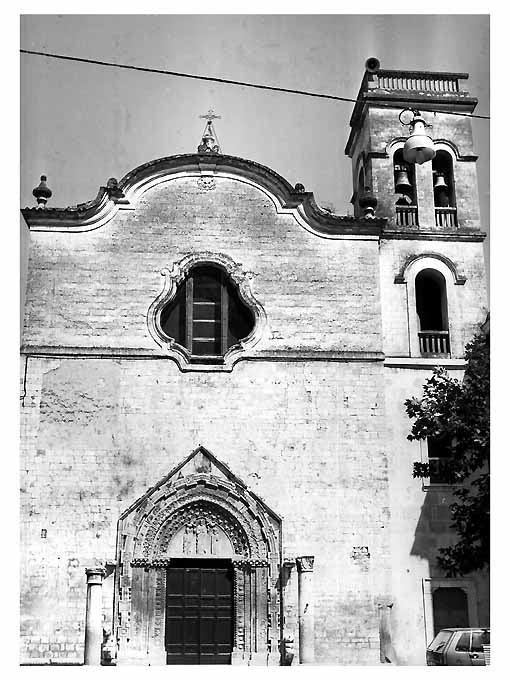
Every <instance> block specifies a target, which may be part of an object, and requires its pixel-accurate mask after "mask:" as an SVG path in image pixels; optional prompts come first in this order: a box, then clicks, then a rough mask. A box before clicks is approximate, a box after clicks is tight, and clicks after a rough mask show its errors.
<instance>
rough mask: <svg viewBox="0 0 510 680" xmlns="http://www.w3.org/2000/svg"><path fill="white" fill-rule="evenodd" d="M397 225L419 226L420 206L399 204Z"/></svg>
mask: <svg viewBox="0 0 510 680" xmlns="http://www.w3.org/2000/svg"><path fill="white" fill-rule="evenodd" d="M395 207H396V211H397V225H398V226H399V227H417V226H418V206H416V205H397V206H395Z"/></svg>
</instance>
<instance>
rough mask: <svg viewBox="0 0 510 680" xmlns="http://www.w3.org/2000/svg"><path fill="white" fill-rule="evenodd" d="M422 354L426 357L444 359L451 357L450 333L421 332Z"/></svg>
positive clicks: (419, 335) (419, 333)
mask: <svg viewBox="0 0 510 680" xmlns="http://www.w3.org/2000/svg"><path fill="white" fill-rule="evenodd" d="M418 338H419V340H420V352H421V355H422V356H424V357H438V356H440V357H444V356H449V355H450V337H449V333H448V331H419V332H418Z"/></svg>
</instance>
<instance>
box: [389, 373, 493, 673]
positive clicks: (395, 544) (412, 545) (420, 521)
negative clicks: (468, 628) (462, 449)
mask: <svg viewBox="0 0 510 680" xmlns="http://www.w3.org/2000/svg"><path fill="white" fill-rule="evenodd" d="M449 372H450V373H451V374H452V375H453V376H454V377H457V378H458V379H462V376H463V372H462V370H454V369H450V370H449ZM430 375H431V370H430V369H426V368H423V369H416V368H395V367H387V368H386V380H385V382H386V409H387V419H388V422H389V423H391V427H390V428H389V432H388V442H387V452H388V478H389V494H390V514H391V556H392V558H391V559H392V588H391V590H392V594H393V598H394V604H393V607H392V610H391V627H392V639H393V646H394V649H395V655H396V662H397V663H398V664H399V665H424V664H425V649H426V642H427V639H426V621H425V604H426V603H425V602H424V584H423V579H428V578H430V577H433V578H434V577H444V575H443V574H442V572H441V571H440V570H439V569H438V568H437V566H436V564H435V559H436V555H437V549H438V548H439V547H442V546H446V545H449V544H451V543H452V542H453V540H454V535H453V533H452V531H451V530H450V528H449V525H450V513H449V509H448V508H449V504H450V503H451V501H452V500H453V496H452V494H451V488H450V487H448V486H438V485H432V486H430V487H426V486H425V485H424V482H423V480H421V479H413V477H412V471H413V462H414V461H423V462H426V461H427V451H426V445H425V444H424V443H421V442H409V441H407V435H408V434H409V432H410V426H411V424H412V421H411V420H410V419H409V418H408V416H407V414H406V413H405V409H404V401H405V400H406V399H408V398H410V397H420V396H421V394H422V391H423V384H424V383H425V381H426V380H427V378H428V377H430ZM467 580H468V581H469V582H470V583H471V584H472V587H473V588H474V592H475V598H476V610H477V612H476V613H477V616H478V620H475V621H471V624H472V625H484V626H488V625H489V579H488V577H487V575H485V574H481V573H475V574H471V575H468V578H467ZM428 625H429V626H430V622H428ZM430 636H431V632H430V631H428V639H429V641H430Z"/></svg>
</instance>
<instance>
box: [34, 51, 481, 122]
mask: <svg viewBox="0 0 510 680" xmlns="http://www.w3.org/2000/svg"><path fill="white" fill-rule="evenodd" d="M20 52H21V53H23V54H33V55H37V56H40V57H50V58H51V59H63V60H65V61H77V62H81V63H83V64H95V65H97V66H110V67H113V68H122V69H126V70H129V71H141V72H143V73H159V74H161V75H166V76H175V77H177V78H192V79H194V80H206V81H208V82H213V83H221V84H224V85H240V86H241V87H252V88H256V89H258V90H271V91H273V92H286V93H288V94H298V95H302V96H305V97H318V98H320V99H333V100H335V101H340V102H351V103H354V104H356V103H357V102H358V101H359V100H358V99H353V98H352V97H338V96H337V95H334V94H322V93H319V92H308V91H307V90H293V89H291V88H287V87H274V86H272V85H259V84H257V83H248V82H245V81H242V80H229V79H228V78H214V77H212V76H199V75H196V74H194V73H182V72H180V71H168V70H166V69H159V68H148V67H144V66H133V65H131V64H118V63H116V62H113V61H101V60H99V59H85V58H83V57H71V56H69V55H65V54H52V53H50V52H36V51H35V50H21V49H20ZM378 106H385V105H384V104H381V103H378ZM386 106H387V108H395V106H394V105H392V104H388V105H386ZM455 115H456V116H465V117H467V118H482V119H484V120H490V116H481V115H476V114H474V113H455Z"/></svg>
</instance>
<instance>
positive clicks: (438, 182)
mask: <svg viewBox="0 0 510 680" xmlns="http://www.w3.org/2000/svg"><path fill="white" fill-rule="evenodd" d="M434 189H439V191H441V190H444V189H448V184H446V180H445V178H444V175H442V174H440V173H439V172H438V173H437V175H436V179H435V182H434Z"/></svg>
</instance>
